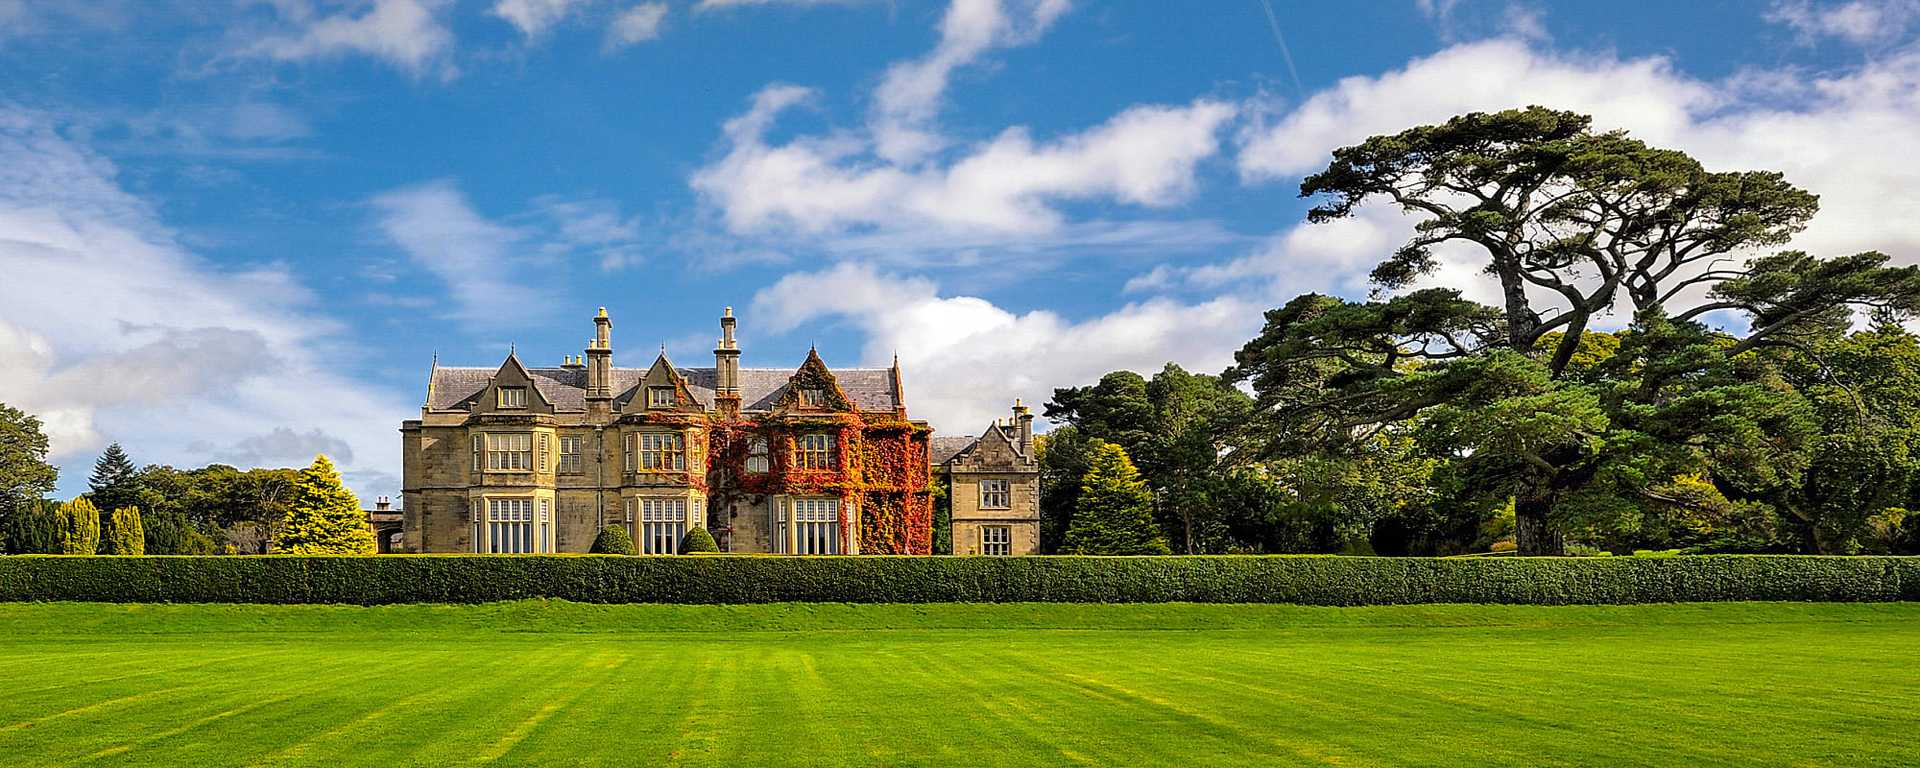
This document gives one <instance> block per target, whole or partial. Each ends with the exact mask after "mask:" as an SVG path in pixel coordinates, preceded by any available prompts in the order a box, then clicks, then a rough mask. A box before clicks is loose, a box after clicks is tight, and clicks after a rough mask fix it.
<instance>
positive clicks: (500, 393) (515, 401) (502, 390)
mask: <svg viewBox="0 0 1920 768" xmlns="http://www.w3.org/2000/svg"><path fill="white" fill-rule="evenodd" d="M494 392H496V393H497V397H498V398H499V399H498V400H496V401H495V402H496V403H497V404H498V405H499V406H500V407H501V408H525V407H527V388H526V387H499V388H497V389H495V390H494Z"/></svg>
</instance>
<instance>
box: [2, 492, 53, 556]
mask: <svg viewBox="0 0 1920 768" xmlns="http://www.w3.org/2000/svg"><path fill="white" fill-rule="evenodd" d="M63 529H64V526H63V525H62V523H61V517H60V503H59V502H56V501H51V500H48V499H30V500H27V501H23V502H17V503H16V505H15V506H14V507H13V509H12V511H11V512H9V513H8V514H7V516H6V517H5V518H3V519H0V552H5V553H6V554H10V555H57V554H60V552H61V544H60V533H61V531H62V530H63Z"/></svg>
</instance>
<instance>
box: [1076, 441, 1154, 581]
mask: <svg viewBox="0 0 1920 768" xmlns="http://www.w3.org/2000/svg"><path fill="white" fill-rule="evenodd" d="M1060 551H1061V552H1063V553H1065V554H1070V555H1164V554H1167V540H1166V539H1165V538H1164V537H1162V536H1161V535H1160V529H1159V527H1158V526H1156V525H1154V522H1153V499H1152V494H1151V493H1150V492H1149V491H1148V490H1147V484H1146V483H1145V482H1144V481H1142V480H1141V479H1140V472H1139V470H1137V469H1135V468H1134V466H1133V462H1132V461H1131V460H1129V459H1128V458H1127V452H1126V451H1125V450H1123V449H1122V448H1121V447H1120V446H1118V445H1114V444H1113V443H1107V442H1095V443H1094V444H1093V445H1091V446H1089V450H1088V460H1087V474H1086V475H1085V476H1084V477H1082V478H1081V480H1080V501H1079V504H1078V506H1077V507H1075V509H1074V511H1073V526H1072V527H1071V528H1068V529H1067V540H1066V543H1065V544H1064V545H1063V546H1062V547H1061V549H1060Z"/></svg>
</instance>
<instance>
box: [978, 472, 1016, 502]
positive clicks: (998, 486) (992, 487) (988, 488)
mask: <svg viewBox="0 0 1920 768" xmlns="http://www.w3.org/2000/svg"><path fill="white" fill-rule="evenodd" d="M980 508H981V509H1013V482H1012V481H1010V480H1007V479H1005V478H988V479H986V480H981V481H980Z"/></svg>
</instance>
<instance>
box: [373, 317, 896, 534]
mask: <svg viewBox="0 0 1920 768" xmlns="http://www.w3.org/2000/svg"><path fill="white" fill-rule="evenodd" d="M720 326H721V338H720V342H719V344H718V346H717V348H716V349H715V350H714V366H713V367H712V368H678V367H675V366H674V365H673V363H672V362H671V361H669V360H668V359H667V357H666V355H665V354H664V353H662V354H661V355H659V356H658V357H657V358H655V359H654V361H653V364H652V365H651V366H649V367H647V368H644V369H641V368H616V367H614V366H613V342H612V328H613V322H612V320H611V319H610V318H609V317H608V316H607V313H606V310H605V309H602V310H600V313H599V316H598V317H595V318H594V330H595V332H594V338H593V341H592V342H590V343H589V344H588V346H587V349H586V354H585V355H583V356H580V357H573V356H568V357H567V358H566V360H565V362H564V364H562V365H561V366H559V367H555V368H529V367H526V366H525V365H523V364H522V363H521V362H520V360H519V358H518V357H517V356H516V355H515V354H509V355H508V356H507V359H506V361H505V362H504V363H502V364H501V365H500V366H499V367H498V368H451V367H442V366H440V365H439V364H438V361H437V360H436V361H435V365H434V367H433V370H432V373H431V374H430V376H429V379H428V384H427V401H426V404H425V405H423V406H422V407H421V414H420V418H419V419H414V420H409V421H406V422H403V423H402V425H401V427H400V433H401V440H402V454H403V458H404V462H405V463H404V465H403V482H402V484H403V493H404V499H405V503H404V505H403V506H404V524H403V526H404V529H405V532H404V535H403V536H402V537H401V540H402V541H403V542H405V545H406V547H407V549H408V550H409V551H414V552H536V553H537V552H585V551H587V550H588V549H589V548H590V547H591V546H592V544H593V540H594V537H595V536H596V535H597V533H598V531H599V530H600V529H601V528H602V527H604V526H610V525H611V526H620V527H623V528H624V529H625V530H626V531H627V532H628V534H629V535H631V536H632V537H633V538H634V540H635V545H636V547H637V548H638V549H639V550H640V551H642V552H648V553H660V554H664V553H671V552H674V551H677V548H678V542H679V537H682V536H684V535H685V533H686V532H687V531H688V530H690V529H692V528H696V527H704V528H707V529H708V530H709V531H710V532H711V533H713V535H714V538H715V540H716V541H718V542H719V543H720V546H721V548H722V549H723V550H725V551H730V552H768V553H792V554H841V553H845V554H857V553H862V552H864V553H880V554H924V553H927V552H929V551H930V549H931V541H932V539H931V525H932V507H931V501H930V497H929V493H928V480H929V477H928V473H927V466H928V463H927V449H928V439H929V436H930V434H931V430H930V429H928V428H927V426H926V424H925V423H924V422H919V421H912V420H910V419H908V417H907V411H906V403H905V397H904V390H903V386H902V382H901V377H900V366H899V363H898V361H895V363H894V365H893V366H892V367H890V368H869V369H846V370H841V371H837V372H836V371H833V370H830V369H828V368H827V366H826V364H825V363H824V362H823V361H822V360H821V359H820V356H819V354H818V353H817V352H814V351H809V352H808V354H807V359H806V361H805V362H803V363H802V364H801V365H800V367H799V368H797V369H791V370H789V369H752V368H741V367H740V348H739V345H738V342H737V341H736V339H735V338H734V330H735V319H734V317H733V312H732V309H731V308H729V309H728V310H727V311H726V312H725V313H724V315H723V317H722V318H721V320H720Z"/></svg>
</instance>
